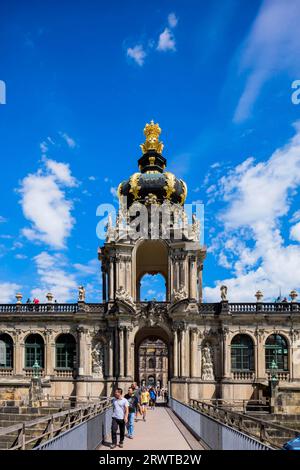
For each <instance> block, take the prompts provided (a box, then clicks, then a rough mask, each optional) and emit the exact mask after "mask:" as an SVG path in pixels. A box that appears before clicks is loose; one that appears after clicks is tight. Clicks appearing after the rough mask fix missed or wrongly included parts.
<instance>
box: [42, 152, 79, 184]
mask: <svg viewBox="0 0 300 470" xmlns="http://www.w3.org/2000/svg"><path fill="white" fill-rule="evenodd" d="M45 164H46V167H47V169H48V170H49V171H50V173H52V174H53V175H54V176H55V178H56V180H57V181H59V182H60V183H63V184H64V185H65V186H69V187H73V186H77V184H78V183H77V181H76V178H74V177H73V176H72V174H71V170H70V165H69V164H68V163H61V162H57V161H55V160H49V159H46V160H45Z"/></svg>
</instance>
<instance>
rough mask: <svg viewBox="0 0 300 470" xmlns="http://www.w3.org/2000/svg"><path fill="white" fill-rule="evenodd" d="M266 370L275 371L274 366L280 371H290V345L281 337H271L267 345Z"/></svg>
mask: <svg viewBox="0 0 300 470" xmlns="http://www.w3.org/2000/svg"><path fill="white" fill-rule="evenodd" d="M265 350H266V369H267V370H270V369H273V366H274V364H275V365H276V366H277V369H278V370H288V368H289V367H288V344H287V341H286V339H285V338H284V337H283V336H281V335H276V334H273V335H270V336H269V337H268V338H267V340H266V344H265Z"/></svg>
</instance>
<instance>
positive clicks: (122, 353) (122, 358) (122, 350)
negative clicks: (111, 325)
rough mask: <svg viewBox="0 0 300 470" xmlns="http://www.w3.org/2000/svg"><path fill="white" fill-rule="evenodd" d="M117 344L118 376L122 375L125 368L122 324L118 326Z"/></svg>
mask: <svg viewBox="0 0 300 470" xmlns="http://www.w3.org/2000/svg"><path fill="white" fill-rule="evenodd" d="M119 345H120V348H119V350H120V359H119V360H120V371H119V375H120V377H124V370H125V364H124V326H120V331H119Z"/></svg>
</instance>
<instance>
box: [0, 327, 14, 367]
mask: <svg viewBox="0 0 300 470" xmlns="http://www.w3.org/2000/svg"><path fill="white" fill-rule="evenodd" d="M0 367H2V368H5V369H12V368H13V367H14V340H13V338H12V337H11V335H10V334H8V333H0Z"/></svg>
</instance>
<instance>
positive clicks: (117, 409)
mask: <svg viewBox="0 0 300 470" xmlns="http://www.w3.org/2000/svg"><path fill="white" fill-rule="evenodd" d="M112 405H113V414H112V417H113V418H116V419H124V417H125V411H126V408H127V407H128V406H129V403H128V401H127V400H126V398H119V399H117V398H113V399H112Z"/></svg>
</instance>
